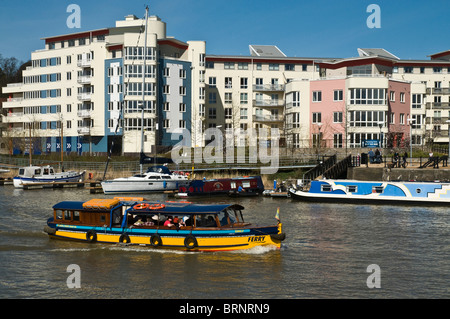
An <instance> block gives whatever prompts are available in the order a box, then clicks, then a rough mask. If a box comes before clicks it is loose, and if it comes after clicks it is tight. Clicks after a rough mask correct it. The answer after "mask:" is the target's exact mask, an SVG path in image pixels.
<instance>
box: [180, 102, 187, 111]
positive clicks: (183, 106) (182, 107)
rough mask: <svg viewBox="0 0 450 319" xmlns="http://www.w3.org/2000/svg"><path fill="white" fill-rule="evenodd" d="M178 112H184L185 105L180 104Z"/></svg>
mask: <svg viewBox="0 0 450 319" xmlns="http://www.w3.org/2000/svg"><path fill="white" fill-rule="evenodd" d="M180 112H186V103H180Z"/></svg>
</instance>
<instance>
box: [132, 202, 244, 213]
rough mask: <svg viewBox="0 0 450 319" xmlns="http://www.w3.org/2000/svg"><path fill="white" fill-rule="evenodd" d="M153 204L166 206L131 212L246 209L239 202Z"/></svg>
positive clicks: (199, 211)
mask: <svg viewBox="0 0 450 319" xmlns="http://www.w3.org/2000/svg"><path fill="white" fill-rule="evenodd" d="M149 204H150V205H152V204H163V205H164V206H165V207H164V208H161V209H154V210H153V209H134V208H132V209H131V210H130V212H132V213H133V214H139V213H141V214H142V213H144V214H148V213H149V212H150V213H155V214H206V213H218V212H220V211H222V210H224V209H225V208H228V207H231V208H236V209H244V207H243V206H240V205H237V204H234V205H233V204H232V205H230V204H213V205H208V204H188V203H186V204H182V203H180V204H176V203H173V204H172V203H171V204H166V203H149Z"/></svg>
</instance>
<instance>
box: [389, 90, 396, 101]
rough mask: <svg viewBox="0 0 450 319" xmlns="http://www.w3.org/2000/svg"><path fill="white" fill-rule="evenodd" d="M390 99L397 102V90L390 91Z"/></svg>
mask: <svg viewBox="0 0 450 319" xmlns="http://www.w3.org/2000/svg"><path fill="white" fill-rule="evenodd" d="M389 101H391V102H395V92H394V91H391V92H389Z"/></svg>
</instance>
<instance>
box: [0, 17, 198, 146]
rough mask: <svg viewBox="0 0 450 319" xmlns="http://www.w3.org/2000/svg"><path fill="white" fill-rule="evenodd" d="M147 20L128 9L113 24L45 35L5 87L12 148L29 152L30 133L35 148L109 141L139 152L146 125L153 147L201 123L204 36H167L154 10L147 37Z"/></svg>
mask: <svg viewBox="0 0 450 319" xmlns="http://www.w3.org/2000/svg"><path fill="white" fill-rule="evenodd" d="M144 20H145V19H137V18H136V17H135V16H133V15H130V16H127V17H126V18H125V20H123V21H117V22H116V25H115V27H112V28H105V29H100V30H92V31H87V32H80V33H73V34H66V35H60V36H54V37H48V38H44V39H43V40H44V41H45V48H44V49H42V50H37V51H34V52H32V53H31V60H32V65H31V66H30V67H28V68H27V69H26V70H24V71H23V82H22V83H12V84H8V85H7V87H4V88H3V93H6V94H8V95H9V97H8V99H7V101H6V102H4V103H3V108H4V109H5V110H6V116H5V117H4V119H3V122H4V123H5V126H6V128H5V130H4V134H3V138H4V139H5V138H7V139H10V140H11V143H8V144H11V145H13V150H12V151H13V152H14V153H20V152H24V151H27V149H28V147H27V146H24V141H25V140H27V141H29V138H30V136H31V137H32V141H33V149H34V152H35V153H40V152H59V151H60V150H61V147H63V151H66V152H79V153H82V152H89V153H106V152H108V151H109V147H110V145H111V142H112V140H115V145H116V152H117V153H139V152H140V148H141V143H142V141H141V127H142V126H143V127H144V141H143V144H144V151H145V152H148V153H150V152H152V151H153V150H154V149H155V146H156V145H157V146H161V147H164V146H166V147H167V146H171V145H173V144H175V143H177V142H178V141H177V140H175V141H172V140H171V133H172V132H174V131H176V130H177V129H179V128H187V129H189V130H190V129H191V127H195V126H197V127H199V126H200V124H199V121H200V117H199V116H198V114H199V113H200V112H199V109H198V108H199V105H200V103H199V101H198V100H196V99H194V100H196V104H195V105H194V104H193V103H192V101H193V90H195V93H196V94H195V95H196V98H197V97H198V95H199V93H198V92H199V90H200V88H201V87H202V86H204V84H202V81H201V80H200V79H201V78H200V76H202V75H204V72H203V74H202V72H201V70H202V69H203V70H204V57H205V43H204V42H203V41H190V42H188V43H185V42H182V41H179V40H177V39H175V38H172V37H167V36H166V24H165V23H164V22H163V21H161V19H160V18H158V17H156V16H151V17H149V18H148V20H147V28H148V32H147V39H145V33H144V32H143V30H144V27H145V21H144ZM145 42H146V45H147V50H146V52H144V46H145ZM144 59H145V63H144ZM144 64H145V68H144ZM193 69H195V70H196V72H192V70H193ZM144 74H145V77H144V76H143V75H144ZM144 78H145V80H144ZM142 92H144V94H142ZM142 105H143V113H144V116H143V125H141V124H142ZM193 114H194V115H193ZM61 139H62V141H61ZM194 142H195V141H191V142H190V143H194ZM25 144H29V143H28V142H26V143H25ZM10 151H11V150H10Z"/></svg>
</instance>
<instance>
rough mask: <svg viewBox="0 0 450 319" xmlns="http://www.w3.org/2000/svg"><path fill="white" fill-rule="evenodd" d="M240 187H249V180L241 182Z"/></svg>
mask: <svg viewBox="0 0 450 319" xmlns="http://www.w3.org/2000/svg"><path fill="white" fill-rule="evenodd" d="M242 187H250V181H245V182H242Z"/></svg>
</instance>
